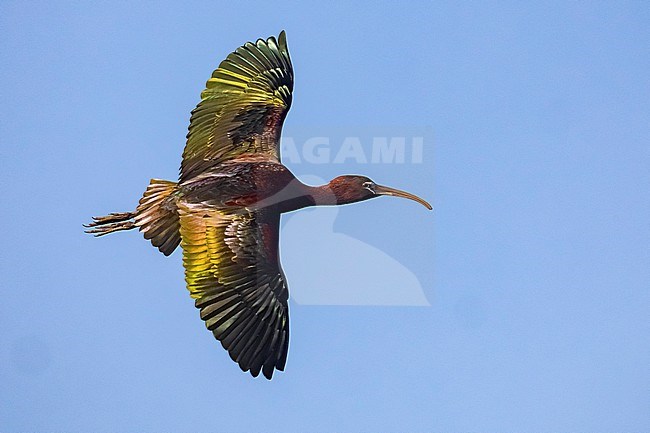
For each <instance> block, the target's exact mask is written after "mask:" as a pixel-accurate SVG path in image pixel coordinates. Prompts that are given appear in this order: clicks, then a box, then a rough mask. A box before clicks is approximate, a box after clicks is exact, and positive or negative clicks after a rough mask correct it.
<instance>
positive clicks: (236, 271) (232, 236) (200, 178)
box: [87, 32, 431, 379]
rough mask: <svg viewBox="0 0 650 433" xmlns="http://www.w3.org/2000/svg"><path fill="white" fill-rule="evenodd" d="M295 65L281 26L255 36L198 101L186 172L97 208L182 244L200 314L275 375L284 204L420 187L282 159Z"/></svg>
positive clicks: (248, 362)
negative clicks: (296, 167)
mask: <svg viewBox="0 0 650 433" xmlns="http://www.w3.org/2000/svg"><path fill="white" fill-rule="evenodd" d="M292 91H293V69H292V67H291V60H290V58H289V51H288V49H287V44H286V37H285V34H284V32H282V33H280V37H279V38H278V40H277V41H276V39H275V38H274V37H270V38H268V39H267V40H262V39H259V40H258V41H257V42H256V43H250V42H249V43H247V44H245V45H244V46H242V47H240V48H238V49H237V50H236V51H235V52H233V53H231V54H230V55H229V56H228V57H227V58H226V59H225V60H224V61H223V62H221V64H220V65H219V68H218V69H217V70H215V71H214V73H213V74H212V78H210V79H209V80H208V82H207V85H206V89H205V90H204V91H203V92H202V93H201V101H200V102H199V104H198V105H197V107H196V108H195V109H194V110H193V111H192V115H191V118H190V126H189V133H188V135H187V144H186V146H185V150H184V151H183V161H182V163H181V170H180V177H179V181H178V183H176V182H170V181H165V180H158V179H153V180H152V181H151V183H150V185H149V187H148V188H147V189H146V191H145V193H144V195H143V197H142V198H141V199H140V203H139V205H138V206H137V208H136V210H135V211H134V212H124V213H113V214H109V215H108V216H105V217H95V218H93V222H92V223H90V224H89V225H88V226H87V227H88V228H89V230H88V232H89V233H92V234H95V235H96V236H102V235H105V234H108V233H112V232H115V231H120V230H130V229H132V228H135V227H137V228H138V229H139V230H140V231H142V232H143V234H144V237H145V238H146V239H149V240H150V241H151V243H152V244H153V245H154V246H155V247H157V248H158V249H159V250H160V251H161V252H162V253H163V254H165V255H169V254H171V253H172V252H173V251H174V250H175V249H176V247H177V246H178V245H180V246H181V248H182V249H183V266H184V267H185V280H186V282H187V288H188V290H189V292H190V296H192V298H194V299H195V300H196V301H195V303H196V307H197V308H198V309H199V310H200V315H201V319H203V320H204V321H205V324H206V326H207V328H208V329H209V330H210V331H212V333H213V334H214V336H215V337H216V338H217V339H218V340H219V341H220V342H221V344H222V346H223V347H224V348H225V349H226V350H227V351H228V353H229V354H230V357H231V358H232V359H233V360H234V361H235V362H237V363H238V364H239V366H240V367H241V369H242V370H243V371H250V373H251V374H252V375H253V376H257V375H258V374H259V373H260V372H262V373H263V374H264V376H265V377H267V378H268V379H270V378H271V377H272V375H273V372H274V370H275V369H277V370H284V367H285V363H286V359H287V350H288V347H289V308H288V297H289V293H288V289H287V284H286V279H285V277H284V274H283V272H282V269H281V266H280V263H279V254H278V243H279V227H280V215H281V214H282V213H284V212H290V211H294V210H298V209H301V208H304V207H307V206H320V205H339V204H348V203H354V202H358V201H362V200H367V199H370V198H373V197H378V196H380V195H392V196H399V197H405V198H409V199H412V200H415V201H418V202H419V203H421V204H423V205H424V206H426V207H427V208H429V209H431V206H430V205H429V204H428V203H427V202H425V201H424V200H422V199H421V198H419V197H416V196H414V195H412V194H409V193H406V192H404V191H400V190H396V189H393V188H389V187H385V186H381V185H377V184H375V183H374V182H373V181H371V180H370V179H368V178H367V177H364V176H340V177H337V178H335V179H333V180H332V181H330V182H329V183H328V184H327V185H323V186H319V187H312V186H307V185H304V184H303V183H301V182H300V181H299V180H297V179H296V178H295V176H294V175H293V174H292V173H291V172H290V171H289V170H288V169H287V168H286V167H285V166H284V165H282V163H281V162H280V159H279V142H280V134H281V130H282V124H283V122H284V118H285V117H286V115H287V112H288V110H289V107H290V106H291V100H292Z"/></svg>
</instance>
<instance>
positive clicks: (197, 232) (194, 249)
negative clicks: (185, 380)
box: [179, 207, 289, 379]
mask: <svg viewBox="0 0 650 433" xmlns="http://www.w3.org/2000/svg"><path fill="white" fill-rule="evenodd" d="M179 214H180V222H181V230H180V231H181V238H182V241H181V245H182V247H183V265H184V266H185V280H186V282H187V288H188V290H189V291H190V295H191V296H192V297H193V298H195V299H196V307H197V308H199V309H200V310H201V319H203V320H204V321H205V324H206V326H207V328H208V329H209V330H210V331H212V333H213V334H214V336H215V337H216V338H217V339H218V340H219V341H221V344H222V346H223V347H224V348H225V349H226V350H227V351H228V352H229V354H230V357H231V358H232V359H233V361H235V362H237V363H238V364H239V366H240V367H241V369H242V370H243V371H250V372H251V374H252V375H253V376H255V377H257V375H258V374H259V373H260V371H263V373H264V376H265V377H266V378H268V379H271V377H272V375H273V371H274V369H278V370H284V366H285V362H286V359H287V350H288V347H289V306H288V303H287V301H288V290H287V286H286V283H285V279H284V275H283V273H282V270H281V268H280V264H279V262H278V233H279V215H271V214H267V213H265V212H255V213H243V214H234V213H233V214H231V213H227V212H225V211H223V210H214V209H207V210H206V209H201V210H197V209H190V208H187V207H181V208H180V209H179Z"/></svg>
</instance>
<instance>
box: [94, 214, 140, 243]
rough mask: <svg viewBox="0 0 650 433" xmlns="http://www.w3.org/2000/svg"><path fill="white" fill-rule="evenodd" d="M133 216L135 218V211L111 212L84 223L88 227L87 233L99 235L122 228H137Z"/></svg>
mask: <svg viewBox="0 0 650 433" xmlns="http://www.w3.org/2000/svg"><path fill="white" fill-rule="evenodd" d="M133 218H135V213H134V212H121V213H110V214H108V215H106V216H103V217H93V222H91V223H90V224H84V227H86V228H87V229H88V230H86V233H90V234H92V235H94V236H96V237H99V236H104V235H107V234H109V233H113V232H117V231H120V230H131V229H132V228H135V227H136V226H135V222H134V221H132V220H133Z"/></svg>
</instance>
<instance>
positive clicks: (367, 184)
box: [361, 182, 375, 193]
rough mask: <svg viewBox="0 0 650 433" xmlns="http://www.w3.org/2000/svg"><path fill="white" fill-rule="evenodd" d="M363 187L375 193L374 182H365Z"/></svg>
mask: <svg viewBox="0 0 650 433" xmlns="http://www.w3.org/2000/svg"><path fill="white" fill-rule="evenodd" d="M361 186H363V187H364V188H365V189H367V190H368V191H370V192H372V193H374V192H375V183H374V182H364V183H363V184H362V185H361Z"/></svg>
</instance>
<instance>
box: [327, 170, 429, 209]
mask: <svg viewBox="0 0 650 433" xmlns="http://www.w3.org/2000/svg"><path fill="white" fill-rule="evenodd" d="M328 187H329V190H330V191H332V193H333V194H334V196H335V197H336V203H337V204H348V203H356V202H358V201H363V200H368V199H370V198H374V197H379V196H381V195H390V196H394V197H403V198H408V199H410V200H414V201H416V202H418V203H420V204H421V205H423V206H424V207H426V208H427V209H429V210H431V209H433V208H432V207H431V205H430V204H429V203H427V202H426V201H425V200H423V199H421V198H420V197H418V196H417V195H414V194H411V193H409V192H406V191H401V190H399V189H395V188H391V187H388V186H383V185H378V184H376V183H375V182H373V181H372V180H371V179H369V178H367V177H366V176H358V175H346V176H339V177H336V178H334V179H332V180H331V181H330V182H329V184H328Z"/></svg>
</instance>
